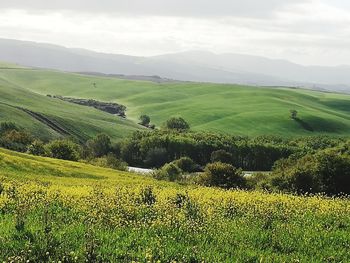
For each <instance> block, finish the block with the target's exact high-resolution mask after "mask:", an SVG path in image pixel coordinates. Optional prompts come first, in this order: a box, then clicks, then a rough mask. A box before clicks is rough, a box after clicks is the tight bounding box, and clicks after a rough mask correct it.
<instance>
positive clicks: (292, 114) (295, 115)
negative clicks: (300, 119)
mask: <svg viewBox="0 0 350 263" xmlns="http://www.w3.org/2000/svg"><path fill="white" fill-rule="evenodd" d="M289 112H290V117H291V118H292V119H293V120H295V119H296V118H297V115H298V111H296V110H290V111H289Z"/></svg>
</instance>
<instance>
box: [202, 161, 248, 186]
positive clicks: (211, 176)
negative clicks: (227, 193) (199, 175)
mask: <svg viewBox="0 0 350 263" xmlns="http://www.w3.org/2000/svg"><path fill="white" fill-rule="evenodd" d="M204 178H205V184H207V185H209V186H218V187H222V188H226V189H229V188H235V187H239V188H241V187H244V186H245V178H244V177H243V174H242V171H241V169H237V168H235V167H234V166H232V165H231V164H226V163H221V162H216V163H210V164H207V166H206V167H205V177H204Z"/></svg>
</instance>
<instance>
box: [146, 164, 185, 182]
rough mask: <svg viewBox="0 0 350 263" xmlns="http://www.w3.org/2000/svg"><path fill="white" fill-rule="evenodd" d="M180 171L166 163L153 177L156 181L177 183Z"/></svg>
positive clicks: (173, 165) (175, 166)
mask: <svg viewBox="0 0 350 263" xmlns="http://www.w3.org/2000/svg"><path fill="white" fill-rule="evenodd" d="M181 175H182V170H181V169H180V168H179V167H178V166H177V165H175V164H174V163H167V164H165V165H164V166H163V167H162V168H161V169H159V170H157V171H156V172H154V174H153V177H154V178H156V179H158V180H167V181H171V182H174V181H177V180H179V179H181Z"/></svg>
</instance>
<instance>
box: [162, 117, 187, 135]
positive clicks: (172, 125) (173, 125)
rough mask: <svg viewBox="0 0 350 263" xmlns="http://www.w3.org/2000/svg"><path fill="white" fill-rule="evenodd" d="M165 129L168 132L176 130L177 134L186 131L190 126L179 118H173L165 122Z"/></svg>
mask: <svg viewBox="0 0 350 263" xmlns="http://www.w3.org/2000/svg"><path fill="white" fill-rule="evenodd" d="M165 127H166V128H167V129H169V130H176V131H179V132H184V131H188V130H189V129H190V125H189V124H188V123H187V122H186V121H185V120H184V119H183V118H181V117H173V118H170V119H169V120H167V122H166V124H165Z"/></svg>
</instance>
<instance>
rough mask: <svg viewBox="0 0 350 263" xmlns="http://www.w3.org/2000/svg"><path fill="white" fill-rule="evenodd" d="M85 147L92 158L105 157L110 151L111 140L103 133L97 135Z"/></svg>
mask: <svg viewBox="0 0 350 263" xmlns="http://www.w3.org/2000/svg"><path fill="white" fill-rule="evenodd" d="M86 145H87V148H88V149H89V153H90V154H91V155H92V156H93V157H101V156H104V155H107V154H108V153H109V152H110V151H111V149H112V145H111V138H110V137H109V136H108V135H106V134H104V133H101V134H98V135H97V136H96V137H95V138H94V139H92V140H89V141H88V142H87V143H86Z"/></svg>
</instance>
